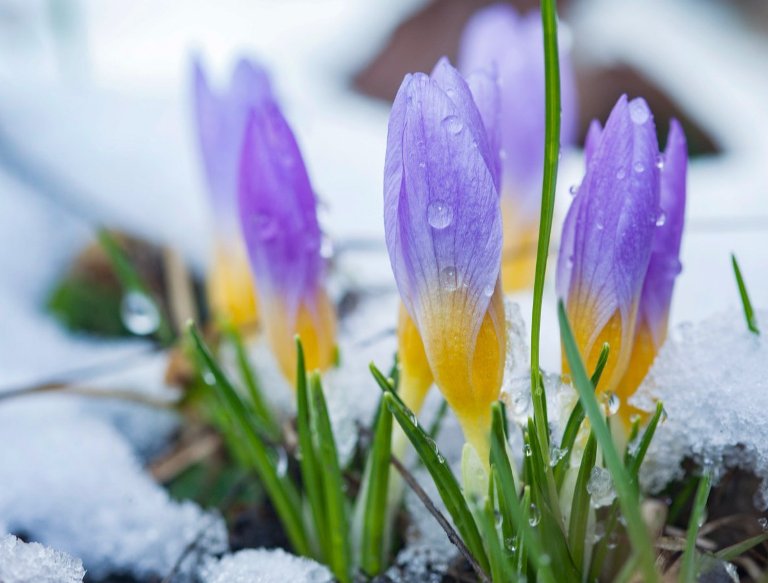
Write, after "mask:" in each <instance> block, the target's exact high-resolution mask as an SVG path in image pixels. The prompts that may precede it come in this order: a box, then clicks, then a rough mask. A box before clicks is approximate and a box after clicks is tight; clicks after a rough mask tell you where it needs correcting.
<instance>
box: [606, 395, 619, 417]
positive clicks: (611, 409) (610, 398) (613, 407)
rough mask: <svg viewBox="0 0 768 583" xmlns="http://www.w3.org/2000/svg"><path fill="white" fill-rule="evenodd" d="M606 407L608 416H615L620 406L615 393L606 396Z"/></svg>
mask: <svg viewBox="0 0 768 583" xmlns="http://www.w3.org/2000/svg"><path fill="white" fill-rule="evenodd" d="M606 405H607V406H608V415H616V413H617V412H618V410H619V407H620V406H621V399H620V398H619V396H618V395H617V394H616V393H608V394H607V395H606Z"/></svg>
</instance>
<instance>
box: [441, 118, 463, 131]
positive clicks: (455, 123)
mask: <svg viewBox="0 0 768 583" xmlns="http://www.w3.org/2000/svg"><path fill="white" fill-rule="evenodd" d="M443 125H444V126H445V129H447V130H448V132H449V133H452V134H453V135H456V134H459V133H461V130H463V129H464V124H463V123H462V121H461V120H460V119H459V118H458V117H456V116H455V115H449V116H448V117H446V118H445V119H443Z"/></svg>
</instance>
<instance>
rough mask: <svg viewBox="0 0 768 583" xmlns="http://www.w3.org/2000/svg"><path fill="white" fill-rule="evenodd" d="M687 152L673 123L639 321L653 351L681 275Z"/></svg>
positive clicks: (663, 330) (663, 333)
mask: <svg viewBox="0 0 768 583" xmlns="http://www.w3.org/2000/svg"><path fill="white" fill-rule="evenodd" d="M687 166H688V148H687V144H686V140H685V134H684V133H683V130H682V128H681V127H680V124H679V123H678V122H677V120H674V119H673V120H672V122H671V123H670V128H669V137H668V138H667V148H666V150H665V152H664V156H663V167H662V170H661V196H660V207H661V212H660V214H659V216H658V219H657V222H656V225H657V226H656V233H655V236H654V239H653V252H652V253H651V259H650V263H649V265H648V273H647V274H646V276H645V282H644V284H643V293H642V297H641V300H640V314H639V317H640V318H642V319H643V320H644V322H645V323H646V324H647V325H648V326H649V328H650V331H651V333H652V335H653V339H654V342H655V345H656V347H657V348H658V347H659V346H660V345H661V343H662V342H663V340H664V338H665V337H666V331H667V318H668V315H669V305H670V303H671V301H672V290H673V288H674V285H675V278H676V277H677V275H678V274H679V273H680V271H681V265H680V242H681V239H682V235H683V223H684V221H685V198H686V185H685V183H686V170H687Z"/></svg>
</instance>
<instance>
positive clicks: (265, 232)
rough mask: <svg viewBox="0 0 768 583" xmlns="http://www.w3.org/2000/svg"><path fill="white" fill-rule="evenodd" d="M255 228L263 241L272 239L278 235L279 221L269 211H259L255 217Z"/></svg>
mask: <svg viewBox="0 0 768 583" xmlns="http://www.w3.org/2000/svg"><path fill="white" fill-rule="evenodd" d="M253 223H254V229H255V230H256V236H257V237H258V238H259V239H261V240H262V241H271V240H272V239H274V238H275V237H277V232H278V225H277V221H276V220H275V219H274V217H272V216H271V215H269V214H267V213H259V214H257V215H256V217H255V218H254V221H253Z"/></svg>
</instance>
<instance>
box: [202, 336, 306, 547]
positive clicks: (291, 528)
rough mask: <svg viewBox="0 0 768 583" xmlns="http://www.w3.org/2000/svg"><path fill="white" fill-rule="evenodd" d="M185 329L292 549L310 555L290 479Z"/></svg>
mask: <svg viewBox="0 0 768 583" xmlns="http://www.w3.org/2000/svg"><path fill="white" fill-rule="evenodd" d="M188 330H189V334H190V336H191V337H192V342H193V345H194V347H195V349H196V351H197V353H198V355H199V356H200V358H201V359H202V361H203V363H204V364H205V366H206V367H207V368H208V370H210V372H211V374H212V375H213V377H214V379H215V380H216V386H217V388H218V389H219V394H220V395H221V396H222V400H223V401H224V403H225V404H226V408H227V411H228V413H229V415H230V418H231V422H232V423H233V424H234V425H235V426H237V427H238V428H239V429H240V431H241V432H242V433H243V436H244V437H245V443H246V444H247V445H248V449H247V453H248V455H249V457H250V460H251V463H252V465H253V467H254V468H255V469H256V472H257V473H258V474H259V478H260V479H261V482H262V484H263V485H264V489H265V490H266V491H267V494H268V495H269V498H270V500H271V501H272V503H273V504H274V506H275V511H276V512H277V514H278V516H279V517H280V521H281V522H282V524H283V527H284V528H285V531H286V534H287V535H288V538H289V540H290V541H291V546H292V547H293V550H294V551H295V552H296V553H297V554H300V555H305V556H309V555H310V546H309V541H308V539H307V536H306V532H305V529H304V521H303V518H302V516H301V499H300V498H299V494H298V492H297V491H296V488H295V487H294V485H293V484H292V483H291V482H290V480H287V479H284V478H282V477H280V476H279V475H278V473H277V468H276V467H275V464H274V462H273V460H272V459H270V456H269V453H268V451H267V448H266V446H265V445H264V443H263V441H262V440H261V438H260V437H259V435H258V433H257V432H256V430H255V429H254V427H253V426H252V425H251V422H250V421H251V417H250V415H249V412H248V409H247V408H246V407H245V404H244V403H243V402H242V400H241V399H240V396H239V395H238V394H237V391H236V390H235V388H234V386H232V383H230V382H229V379H228V378H227V376H226V375H225V374H224V372H223V371H222V370H221V368H220V367H219V365H218V363H217V362H216V359H215V358H214V357H213V355H212V354H211V352H210V350H209V349H208V347H207V346H206V344H205V342H204V341H203V339H202V338H201V337H200V334H199V332H198V330H197V328H196V327H195V325H194V324H193V323H190V324H189V326H188Z"/></svg>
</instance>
